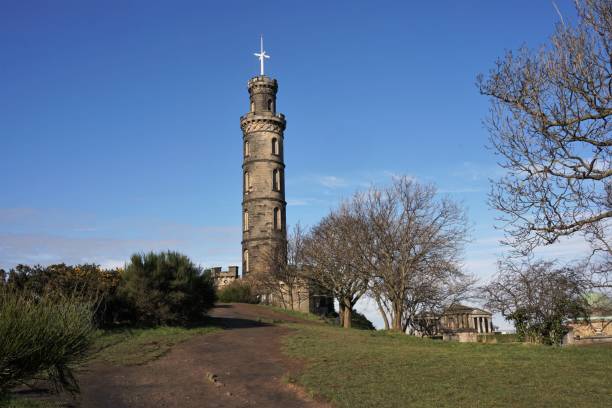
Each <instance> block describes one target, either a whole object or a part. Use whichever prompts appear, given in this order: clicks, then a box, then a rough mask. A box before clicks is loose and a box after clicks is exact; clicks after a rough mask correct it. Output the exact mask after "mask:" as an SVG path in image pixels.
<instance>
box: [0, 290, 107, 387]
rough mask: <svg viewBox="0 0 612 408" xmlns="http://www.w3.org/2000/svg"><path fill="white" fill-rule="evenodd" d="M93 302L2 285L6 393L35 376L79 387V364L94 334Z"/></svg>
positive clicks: (1, 379)
mask: <svg viewBox="0 0 612 408" xmlns="http://www.w3.org/2000/svg"><path fill="white" fill-rule="evenodd" d="M92 318H93V311H92V304H91V303H89V304H88V303H82V302H79V301H78V300H77V299H75V298H73V297H59V296H49V295H43V296H39V295H36V294H34V293H32V292H28V291H23V290H14V289H9V288H7V287H0V395H2V394H5V393H6V392H7V391H8V390H10V389H11V388H13V387H14V386H16V385H18V384H23V383H27V382H28V381H30V380H32V379H35V378H43V379H47V380H49V381H50V382H51V383H52V384H53V385H54V386H55V388H56V389H57V390H62V389H64V390H67V391H69V392H72V393H74V392H77V391H78V383H77V381H76V378H75V377H74V375H73V371H72V369H73V367H74V365H75V364H78V363H79V362H80V361H82V359H84V358H85V357H86V356H87V351H88V349H89V347H90V345H91V343H92V341H93V338H94V329H95V328H94V325H93V322H92Z"/></svg>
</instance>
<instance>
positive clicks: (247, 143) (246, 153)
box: [244, 140, 251, 157]
mask: <svg viewBox="0 0 612 408" xmlns="http://www.w3.org/2000/svg"><path fill="white" fill-rule="evenodd" d="M250 154H251V148H250V147H249V141H248V140H245V142H244V155H245V157H246V156H249V155H250Z"/></svg>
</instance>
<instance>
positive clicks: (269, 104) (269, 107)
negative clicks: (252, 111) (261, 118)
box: [268, 99, 272, 112]
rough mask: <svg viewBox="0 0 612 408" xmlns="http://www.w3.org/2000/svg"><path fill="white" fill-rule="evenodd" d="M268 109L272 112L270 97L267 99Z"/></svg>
mask: <svg viewBox="0 0 612 408" xmlns="http://www.w3.org/2000/svg"><path fill="white" fill-rule="evenodd" d="M268 110H269V111H270V112H272V99H268Z"/></svg>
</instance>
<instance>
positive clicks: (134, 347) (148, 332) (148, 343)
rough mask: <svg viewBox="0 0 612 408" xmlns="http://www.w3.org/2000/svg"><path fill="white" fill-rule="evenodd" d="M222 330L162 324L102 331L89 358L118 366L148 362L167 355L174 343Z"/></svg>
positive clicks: (209, 327) (210, 327)
mask: <svg viewBox="0 0 612 408" xmlns="http://www.w3.org/2000/svg"><path fill="white" fill-rule="evenodd" d="M218 330H220V328H218V327H215V326H198V327H174V326H161V327H153V328H142V329H117V330H110V331H104V332H100V335H99V336H98V337H97V338H96V341H95V343H94V346H93V352H92V356H91V359H90V361H93V362H106V363H111V364H118V365H137V364H145V363H147V362H149V361H152V360H155V359H157V358H159V357H161V356H163V355H164V354H166V353H167V352H168V351H170V349H171V348H172V346H174V345H175V344H178V343H180V342H182V341H185V340H187V339H189V338H191V337H193V336H196V335H200V334H206V333H211V332H215V331H218Z"/></svg>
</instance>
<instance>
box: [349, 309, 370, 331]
mask: <svg viewBox="0 0 612 408" xmlns="http://www.w3.org/2000/svg"><path fill="white" fill-rule="evenodd" d="M351 327H352V328H353V329H359V330H376V327H374V325H373V324H372V322H371V321H369V320H368V318H367V317H365V316H364V315H362V314H361V313H359V312H358V311H356V310H353V313H351Z"/></svg>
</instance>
